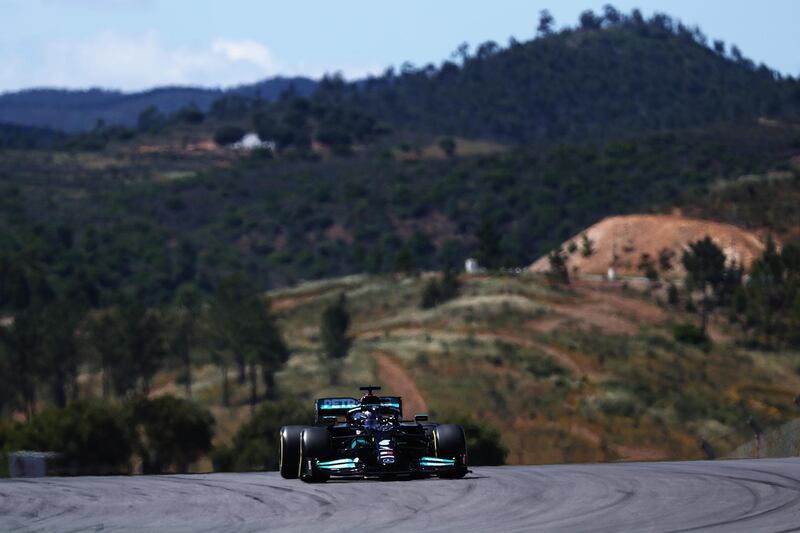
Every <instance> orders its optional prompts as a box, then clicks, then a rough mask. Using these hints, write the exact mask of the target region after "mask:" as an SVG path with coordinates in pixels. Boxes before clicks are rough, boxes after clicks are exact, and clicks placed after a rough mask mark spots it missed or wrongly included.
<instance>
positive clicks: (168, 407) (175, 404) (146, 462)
mask: <svg viewBox="0 0 800 533" xmlns="http://www.w3.org/2000/svg"><path fill="white" fill-rule="evenodd" d="M128 421H129V423H130V425H131V428H132V429H133V432H134V434H135V435H137V436H138V437H139V438H138V439H137V442H136V443H135V446H136V451H137V452H138V453H139V455H141V458H142V469H143V471H144V473H146V474H158V473H161V472H164V471H165V470H166V469H168V468H170V467H174V468H175V470H177V471H178V472H186V471H187V470H188V467H189V464H191V463H193V462H194V461H196V460H197V459H199V458H200V457H201V456H202V455H203V454H204V453H206V452H208V451H209V450H210V449H211V439H212V437H213V435H214V431H213V428H214V418H213V417H212V416H211V413H210V412H208V411H207V410H206V409H203V408H201V407H199V406H198V405H196V404H194V403H192V402H191V401H188V400H183V399H180V398H174V397H172V396H162V397H160V398H156V399H154V400H150V399H147V398H138V399H136V400H134V401H133V402H132V403H131V404H130V405H129V406H128Z"/></svg>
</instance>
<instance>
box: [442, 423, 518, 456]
mask: <svg viewBox="0 0 800 533" xmlns="http://www.w3.org/2000/svg"><path fill="white" fill-rule="evenodd" d="M453 423H454V424H460V425H461V427H463V428H464V435H465V436H466V437H467V461H468V462H469V464H470V465H471V466H497V465H502V464H505V462H506V456H507V455H508V448H506V447H505V445H504V444H503V442H502V439H501V437H500V433H499V432H498V431H497V430H496V429H495V428H493V427H492V426H490V425H488V424H486V423H485V422H480V423H478V422H475V421H474V420H472V419H471V418H465V417H460V418H459V417H456V418H455V419H454V421H453Z"/></svg>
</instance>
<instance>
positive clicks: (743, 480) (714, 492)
mask: <svg viewBox="0 0 800 533" xmlns="http://www.w3.org/2000/svg"><path fill="white" fill-rule="evenodd" d="M0 530H1V531H14V530H21V531H101V530H104V531H113V530H133V531H314V532H324V531H380V532H382V531H426V532H433V531H459V532H465V531H531V530H542V531H614V532H617V531H701V530H702V531H705V530H716V531H748V532H750V531H773V532H778V531H800V459H780V460H769V459H762V460H758V461H753V460H744V461H715V462H682V463H678V462H676V463H624V464H619V463H618V464H601V465H560V466H508V467H496V468H488V467H486V468H475V469H474V473H473V474H470V475H469V476H468V477H467V478H465V479H462V480H447V481H446V480H438V479H429V480H419V481H395V482H381V481H347V482H330V483H327V484H324V485H306V484H304V483H302V482H300V481H296V480H293V481H288V480H284V479H281V478H280V477H279V476H278V475H277V474H275V473H261V474H259V473H253V474H207V475H174V476H152V477H144V476H140V477H83V478H41V479H35V480H34V479H31V480H4V481H0Z"/></svg>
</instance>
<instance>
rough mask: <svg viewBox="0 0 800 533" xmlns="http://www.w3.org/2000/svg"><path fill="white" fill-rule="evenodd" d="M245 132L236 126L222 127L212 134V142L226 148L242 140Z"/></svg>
mask: <svg viewBox="0 0 800 533" xmlns="http://www.w3.org/2000/svg"><path fill="white" fill-rule="evenodd" d="M244 134H245V131H244V130H243V129H242V128H240V127H238V126H223V127H221V128H220V129H218V130H217V131H216V133H214V142H215V143H217V144H218V145H220V146H228V145H230V144H233V143H235V142H238V141H240V140H242V137H244Z"/></svg>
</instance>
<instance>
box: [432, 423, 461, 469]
mask: <svg viewBox="0 0 800 533" xmlns="http://www.w3.org/2000/svg"><path fill="white" fill-rule="evenodd" d="M433 446H434V454H435V455H436V457H439V458H442V459H455V467H454V468H453V470H448V471H446V472H441V473H439V474H437V475H438V476H439V477H440V478H445V479H458V478H462V477H464V476H465V475H467V439H466V437H465V435H464V428H462V427H461V426H459V425H456V424H441V425H438V426H436V427H435V428H434V429H433Z"/></svg>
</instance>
